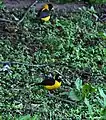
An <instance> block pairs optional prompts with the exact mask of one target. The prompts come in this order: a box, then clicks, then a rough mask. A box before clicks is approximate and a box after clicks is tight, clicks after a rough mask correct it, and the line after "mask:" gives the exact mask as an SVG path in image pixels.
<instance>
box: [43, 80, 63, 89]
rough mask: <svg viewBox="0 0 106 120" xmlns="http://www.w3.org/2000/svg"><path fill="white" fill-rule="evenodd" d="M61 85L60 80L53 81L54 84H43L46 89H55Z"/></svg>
mask: <svg viewBox="0 0 106 120" xmlns="http://www.w3.org/2000/svg"><path fill="white" fill-rule="evenodd" d="M60 86H61V82H58V81H55V84H54V85H51V86H50V85H46V86H44V87H45V88H46V89H48V90H55V89H57V88H59V87H60Z"/></svg>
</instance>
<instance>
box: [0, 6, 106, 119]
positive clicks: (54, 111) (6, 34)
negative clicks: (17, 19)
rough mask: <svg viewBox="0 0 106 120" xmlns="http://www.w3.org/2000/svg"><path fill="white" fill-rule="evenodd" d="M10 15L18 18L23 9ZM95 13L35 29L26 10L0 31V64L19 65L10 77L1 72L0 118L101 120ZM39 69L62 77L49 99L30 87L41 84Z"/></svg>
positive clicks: (104, 90)
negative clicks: (58, 87) (21, 20)
mask: <svg viewBox="0 0 106 120" xmlns="http://www.w3.org/2000/svg"><path fill="white" fill-rule="evenodd" d="M1 13H3V11H2V10H1ZM16 13H17V14H16ZM5 14H6V15H7V16H9V15H11V13H8V12H7V13H5ZM8 14H9V15H8ZM14 14H15V15H16V16H17V15H18V16H22V15H23V11H17V12H14ZM94 15H96V13H95V11H92V10H91V9H88V10H87V9H85V8H84V9H83V10H82V9H81V10H80V13H72V14H71V15H70V17H68V18H64V17H62V16H60V17H58V18H57V19H55V20H54V24H52V25H51V23H45V24H44V25H38V23H37V21H36V20H35V16H34V15H33V12H32V11H30V12H29V13H28V15H27V16H26V18H25V19H24V21H23V22H22V23H21V24H20V25H19V26H16V25H15V24H12V23H6V24H4V27H1V28H0V31H1V33H2V34H1V40H0V61H1V62H3V61H10V62H18V63H14V64H11V71H12V72H11V73H9V74H5V73H4V72H1V73H0V113H1V117H0V119H3V120H42V119H43V120H71V119H72V120H74V119H75V120H85V119H88V120H89V119H92V120H94V119H95V120H96V119H97V120H99V119H101V120H105V118H106V86H105V80H106V66H105V65H106V35H105V32H106V25H105V24H104V23H100V22H96V21H95V19H94V18H93V16H94ZM0 26H3V24H0ZM19 63H21V64H19ZM33 65H44V67H37V66H33ZM0 67H1V68H2V67H3V66H2V64H0ZM42 69H44V70H45V71H46V72H49V71H52V72H55V71H59V72H60V73H61V74H62V75H63V76H62V77H63V84H62V86H61V88H60V89H58V90H57V91H55V93H53V96H48V91H46V90H45V89H44V88H43V87H40V86H31V84H30V83H34V82H39V81H41V80H42V78H41V77H40V74H41V71H40V70H42Z"/></svg>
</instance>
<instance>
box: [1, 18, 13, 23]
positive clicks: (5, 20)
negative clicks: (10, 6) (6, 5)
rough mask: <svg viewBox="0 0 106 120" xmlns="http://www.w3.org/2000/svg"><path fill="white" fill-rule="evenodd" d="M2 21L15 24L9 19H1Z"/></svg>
mask: <svg viewBox="0 0 106 120" xmlns="http://www.w3.org/2000/svg"><path fill="white" fill-rule="evenodd" d="M0 21H2V22H9V23H12V22H13V21H12V20H7V19H4V18H0Z"/></svg>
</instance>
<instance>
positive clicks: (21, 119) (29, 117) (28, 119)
mask: <svg viewBox="0 0 106 120" xmlns="http://www.w3.org/2000/svg"><path fill="white" fill-rule="evenodd" d="M18 120H31V116H30V115H29V114H28V115H25V116H21V117H19V119H18Z"/></svg>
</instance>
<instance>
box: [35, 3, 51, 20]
mask: <svg viewBox="0 0 106 120" xmlns="http://www.w3.org/2000/svg"><path fill="white" fill-rule="evenodd" d="M52 9H53V5H52V4H50V3H48V4H44V5H43V7H42V8H41V9H40V10H39V11H38V14H37V16H36V17H37V18H38V19H40V21H41V22H47V21H49V20H50V11H51V10H52Z"/></svg>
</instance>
